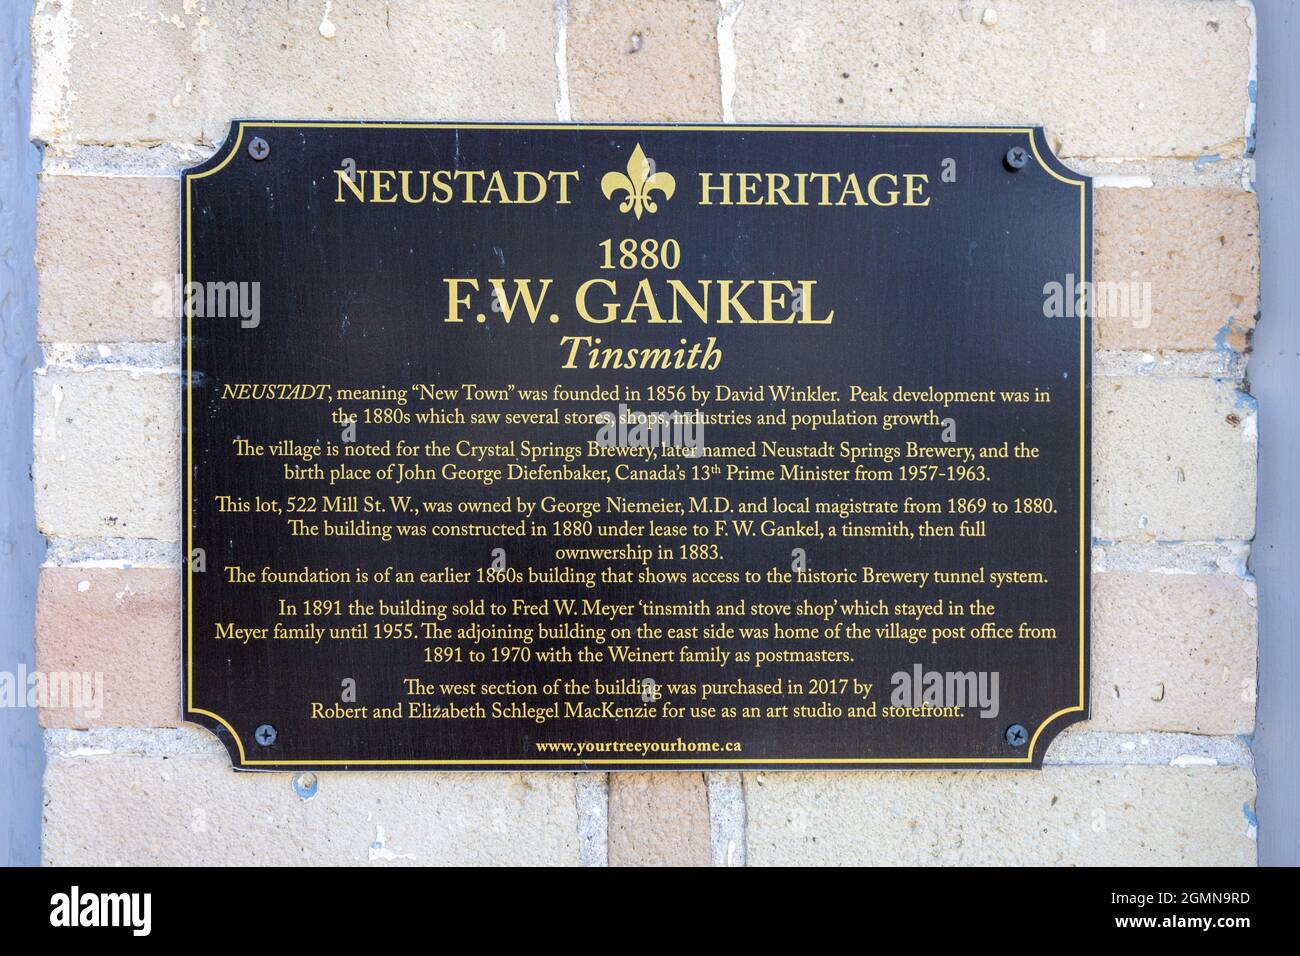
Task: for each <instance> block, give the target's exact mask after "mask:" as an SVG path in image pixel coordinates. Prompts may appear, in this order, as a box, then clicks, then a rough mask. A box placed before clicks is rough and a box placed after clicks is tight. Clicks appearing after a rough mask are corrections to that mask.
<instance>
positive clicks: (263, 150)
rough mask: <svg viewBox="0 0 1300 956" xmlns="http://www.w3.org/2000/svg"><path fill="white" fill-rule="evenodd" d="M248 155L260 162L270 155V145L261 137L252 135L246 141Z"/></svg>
mask: <svg viewBox="0 0 1300 956" xmlns="http://www.w3.org/2000/svg"><path fill="white" fill-rule="evenodd" d="M248 155H249V156H252V157H253V158H254V159H255V160H257V161H258V162H259V163H260V162H261V161H262V160H264V159H266V157H268V156H270V155H271V146H270V144H269V143H267V141H266V140H264V139H262V137H260V136H254V137H253V138H252V139H250V140H249V141H248Z"/></svg>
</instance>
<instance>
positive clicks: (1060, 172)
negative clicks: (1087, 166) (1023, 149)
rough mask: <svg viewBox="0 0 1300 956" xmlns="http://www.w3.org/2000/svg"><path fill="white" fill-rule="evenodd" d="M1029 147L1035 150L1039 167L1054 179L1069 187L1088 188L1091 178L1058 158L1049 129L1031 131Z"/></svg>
mask: <svg viewBox="0 0 1300 956" xmlns="http://www.w3.org/2000/svg"><path fill="white" fill-rule="evenodd" d="M1029 145H1030V147H1031V148H1032V150H1033V153H1034V159H1036V160H1038V165H1039V166H1041V167H1043V169H1044V170H1046V171H1047V173H1048V174H1049V175H1050V176H1051V177H1052V178H1053V179H1057V180H1060V181H1061V182H1063V183H1065V184H1066V185H1069V186H1086V185H1087V184H1088V183H1089V182H1091V178H1090V177H1088V176H1086V175H1084V174H1083V173H1081V172H1078V171H1077V170H1074V169H1071V168H1070V167H1069V166H1067V165H1065V163H1063V162H1061V160H1060V159H1059V158H1058V157H1057V155H1056V153H1055V152H1054V151H1053V150H1052V146H1051V143H1049V142H1048V139H1047V129H1046V127H1043V126H1034V127H1033V128H1031V129H1030V131H1029Z"/></svg>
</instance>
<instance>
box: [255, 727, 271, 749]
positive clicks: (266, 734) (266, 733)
mask: <svg viewBox="0 0 1300 956" xmlns="http://www.w3.org/2000/svg"><path fill="white" fill-rule="evenodd" d="M253 739H254V740H256V741H257V742H258V743H259V744H261V745H262V746H263V747H269V746H271V744H273V743H275V728H274V727H272V726H271V725H270V724H262V725H261V726H260V727H258V728H257V729H256V730H255V731H253Z"/></svg>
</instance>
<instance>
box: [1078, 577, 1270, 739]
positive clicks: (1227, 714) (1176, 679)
mask: <svg viewBox="0 0 1300 956" xmlns="http://www.w3.org/2000/svg"><path fill="white" fill-rule="evenodd" d="M1255 639H1256V625H1255V586H1254V582H1252V581H1247V580H1245V579H1243V578H1239V577H1236V576H1234V575H1229V574H1172V573H1169V574H1164V573H1154V572H1144V573H1134V572H1106V573H1103V574H1095V575H1093V578H1092V719H1091V721H1090V722H1089V724H1088V726H1089V727H1090V728H1092V729H1096V730H1125V731H1145V730H1169V731H1186V732H1189V733H1195V734H1221V735H1222V734H1239V733H1250V731H1251V730H1252V729H1253V728H1254V726H1255V703H1254V701H1255V657H1256V648H1255Z"/></svg>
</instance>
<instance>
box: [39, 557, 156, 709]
mask: <svg viewBox="0 0 1300 956" xmlns="http://www.w3.org/2000/svg"><path fill="white" fill-rule="evenodd" d="M180 582H181V578H180V574H179V573H178V572H176V571H171V570H167V569H164V568H130V569H115V568H43V569H42V570H41V578H40V585H39V587H38V589H37V593H36V666H37V668H39V669H40V670H41V671H43V672H45V673H47V674H48V673H50V672H62V673H72V674H80V675H91V679H92V681H93V686H97V687H102V697H100V698H92V699H91V700H89V701H86V703H88V704H89V705H90V706H89V707H80V708H68V707H58V708H45V709H43V710H42V711H41V715H40V719H41V725H42V726H45V727H130V726H156V727H166V726H174V725H175V724H177V723H179V722H180V707H181V676H180V675H181V660H180V658H181V654H180V620H181V610H180V599H181V593H180Z"/></svg>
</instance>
